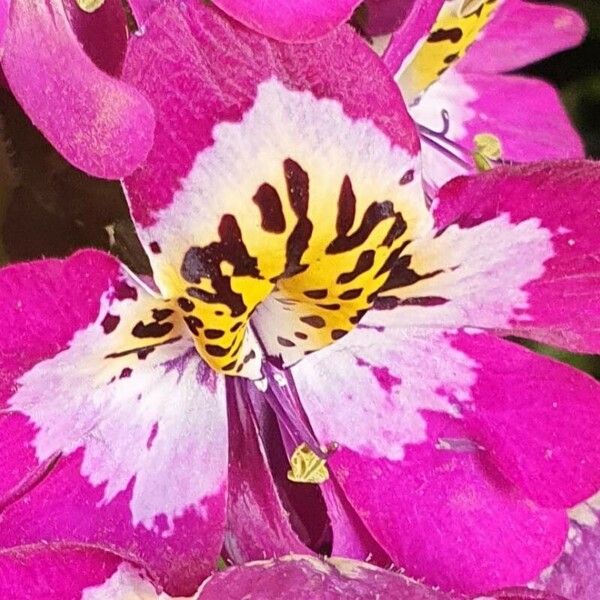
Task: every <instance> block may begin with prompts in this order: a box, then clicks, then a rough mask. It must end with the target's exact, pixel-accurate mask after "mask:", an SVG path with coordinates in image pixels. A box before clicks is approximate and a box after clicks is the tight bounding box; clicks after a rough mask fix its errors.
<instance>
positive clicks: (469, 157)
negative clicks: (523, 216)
mask: <svg viewBox="0 0 600 600" xmlns="http://www.w3.org/2000/svg"><path fill="white" fill-rule="evenodd" d="M367 8H370V9H371V11H370V13H369V11H367V15H368V16H369V17H370V18H367V20H366V23H365V24H364V28H365V30H366V31H367V33H372V34H380V33H385V32H388V31H393V30H394V29H395V28H396V27H397V30H396V31H395V33H393V35H392V36H391V38H390V40H389V42H388V44H387V46H386V47H385V51H384V53H383V60H384V61H385V62H386V64H387V65H388V67H389V69H390V71H391V72H392V73H393V74H394V77H395V79H396V81H397V82H398V85H399V86H400V89H401V90H402V94H403V97H404V99H405V101H406V102H407V104H408V107H409V112H410V114H411V116H412V117H413V118H414V120H415V121H416V122H417V123H418V125H419V132H420V135H421V139H422V141H423V161H424V176H425V178H426V180H427V181H428V182H429V184H430V185H432V186H433V187H434V188H435V189H437V188H439V187H441V186H442V185H443V184H444V183H446V182H447V181H449V180H450V179H452V178H453V177H455V176H457V175H461V174H464V173H467V172H473V171H475V170H476V164H475V162H474V160H473V158H474V157H473V155H474V154H475V153H476V151H477V148H476V146H477V137H478V135H481V134H484V135H485V134H488V135H489V134H493V136H494V137H495V138H496V139H497V140H498V141H499V142H500V146H501V158H502V160H504V161H508V162H516V163H522V162H528V161H534V160H547V159H559V158H581V157H583V156H584V150H583V145H582V142H581V140H580V138H579V135H578V134H577V132H576V131H575V130H574V128H573V127H572V125H571V123H570V121H569V117H568V116H567V114H566V112H565V110H564V109H563V107H562V106H561V103H560V100H559V98H558V95H557V93H556V91H555V90H554V89H553V88H552V86H551V85H549V84H547V83H545V82H543V81H539V80H537V79H533V78H531V77H524V76H521V75H509V74H506V73H508V72H510V71H514V70H515V69H518V68H521V67H524V66H526V65H528V64H530V63H532V62H534V61H536V60H540V59H541V58H545V57H546V56H549V55H551V54H554V53H556V52H559V51H561V50H565V49H567V48H570V47H572V46H575V45H577V44H579V43H580V42H581V40H582V39H583V37H584V35H585V31H586V26H585V22H584V21H583V19H582V18H581V17H580V16H579V14H577V13H576V12H574V11H572V10H569V9H567V8H563V7H559V6H552V5H550V6H548V5H542V4H536V3H530V2H524V1H523V0H498V1H496V0H493V1H492V2H489V1H488V2H483V1H482V0H480V1H477V0H475V1H465V0H453V1H451V2H441V1H440V0H436V1H433V2H425V3H423V2H406V1H404V2H398V0H392V1H390V0H384V1H383V2H381V1H380V0H370V2H367ZM386 24H387V25H388V26H387V27H386ZM495 162H496V163H497V162H499V161H497V160H496V161H495Z"/></svg>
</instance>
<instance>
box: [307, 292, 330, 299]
mask: <svg viewBox="0 0 600 600" xmlns="http://www.w3.org/2000/svg"><path fill="white" fill-rule="evenodd" d="M304 295H305V296H306V297H307V298H312V299H313V300H322V299H323V298H327V290H307V291H306V292H304Z"/></svg>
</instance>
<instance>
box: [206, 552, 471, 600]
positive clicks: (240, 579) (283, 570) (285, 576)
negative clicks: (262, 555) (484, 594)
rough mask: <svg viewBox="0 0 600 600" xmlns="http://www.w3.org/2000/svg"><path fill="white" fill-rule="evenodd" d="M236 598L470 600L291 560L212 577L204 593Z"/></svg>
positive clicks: (341, 566) (404, 581) (400, 579)
mask: <svg viewBox="0 0 600 600" xmlns="http://www.w3.org/2000/svg"><path fill="white" fill-rule="evenodd" d="M232 590H235V597H236V598H244V597H248V598H249V597H253V598H254V597H256V598H295V599H296V600H314V599H315V598H323V599H324V598H327V599H328V600H347V599H349V598H390V599H392V598H393V599H394V600H467V599H466V598H465V597H464V596H460V595H458V594H446V593H444V592H441V591H438V590H433V589H431V588H428V587H427V586H425V585H423V584H421V583H418V582H417V581H413V580H412V579H408V578H407V577H404V576H403V575H400V574H399V573H392V572H390V571H386V570H383V569H379V568H377V567H374V566H373V565H370V564H367V563H360V562H358V561H354V560H349V559H344V558H335V559H328V560H321V559H318V558H313V557H309V556H298V555H291V556H286V557H283V558H280V559H278V560H274V561H264V562H255V563H252V564H249V565H244V566H241V567H233V568H230V569H227V570H225V571H224V572H221V573H217V574H216V575H213V576H212V577H211V578H210V579H209V580H208V581H207V582H206V584H205V585H204V586H203V587H202V590H201V598H202V600H222V599H223V598H224V597H229V596H228V595H231V594H232Z"/></svg>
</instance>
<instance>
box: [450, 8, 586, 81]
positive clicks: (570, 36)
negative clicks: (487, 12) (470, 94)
mask: <svg viewBox="0 0 600 600" xmlns="http://www.w3.org/2000/svg"><path fill="white" fill-rule="evenodd" d="M586 31H587V27H586V23H585V21H584V19H583V18H582V17H581V15H580V14H579V13H577V12H576V11H574V10H571V9H569V8H566V7H563V6H553V5H552V4H550V5H548V4H546V3H540V2H524V1H523V0H504V2H503V3H502V4H501V5H500V7H499V8H498V10H497V11H496V14H495V16H494V18H493V19H492V20H491V22H490V23H489V24H488V26H487V27H486V28H485V30H484V32H483V35H482V36H481V38H480V39H479V40H478V41H477V42H475V43H474V44H473V46H471V47H470V48H469V51H468V52H467V54H466V55H465V57H464V59H463V60H462V61H461V62H460V63H459V65H458V69H459V70H460V71H462V72H470V73H503V72H507V71H514V70H516V69H520V68H521V67H524V66H526V65H528V64H530V63H533V62H536V61H538V60H541V59H542V58H546V57H547V56H551V55H553V54H556V53H557V52H561V51H562V50H567V49H568V48H572V47H573V46H577V45H578V44H580V43H581V42H582V41H583V38H584V37H585V34H586Z"/></svg>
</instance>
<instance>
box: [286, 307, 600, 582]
mask: <svg viewBox="0 0 600 600" xmlns="http://www.w3.org/2000/svg"><path fill="white" fill-rule="evenodd" d="M398 310H402V309H398ZM369 316H370V315H366V316H365V318H364V319H363V321H362V322H361V325H360V326H359V327H358V328H357V329H356V330H354V331H352V332H351V333H349V334H348V335H347V336H345V337H344V338H343V339H342V340H339V341H338V342H337V344H334V345H333V346H331V347H330V348H327V349H324V350H322V351H320V352H317V353H315V354H313V355H310V356H308V357H307V358H306V359H305V360H303V361H301V362H300V363H298V364H297V365H295V366H294V367H293V369H292V371H293V374H294V380H295V382H296V386H297V388H298V392H299V394H300V397H301V398H302V403H303V406H304V408H305V410H306V412H307V415H308V418H309V420H310V422H311V424H312V426H313V428H314V430H315V433H316V434H317V436H318V437H319V440H320V441H321V443H322V444H325V445H328V444H332V443H334V442H335V443H337V444H338V445H339V447H340V449H338V450H337V451H336V452H335V453H333V454H332V456H331V457H330V459H329V465H330V469H331V471H332V475H333V476H334V477H335V479H336V480H337V481H338V482H339V484H340V486H341V488H342V489H343V491H344V493H345V494H346V497H347V499H348V500H349V502H350V504H351V505H352V508H353V509H354V511H355V512H356V514H357V515H358V516H359V517H360V518H361V520H362V522H363V524H364V526H365V527H366V528H367V529H368V530H369V532H370V534H371V535H372V536H373V537H374V538H375V540H376V541H377V542H378V543H379V544H380V545H381V546H382V547H383V549H384V550H385V551H386V552H387V554H388V555H389V556H390V558H391V559H392V562H393V563H394V564H395V565H398V566H401V567H404V568H405V569H406V572H407V573H408V574H409V575H410V576H412V577H417V578H421V577H424V578H425V579H426V581H428V582H429V583H431V584H436V585H440V586H442V587H443V588H444V589H458V590H461V591H464V592H475V591H481V590H485V591H488V590H490V589H493V588H496V587H500V586H503V585H515V584H525V583H527V582H528V581H530V580H532V579H535V578H536V577H538V576H539V574H540V573H541V572H542V570H543V569H545V568H546V567H547V566H549V565H550V564H552V563H553V562H554V560H556V558H557V557H558V556H559V554H560V552H561V550H562V546H563V543H564V540H565V536H566V532H567V521H566V514H565V510H564V509H563V510H556V509H553V508H550V509H548V508H544V507H541V506H538V505H536V503H535V502H534V501H532V499H531V498H530V497H528V496H529V495H528V492H529V490H530V489H531V487H532V485H531V482H533V481H535V482H537V484H538V485H542V486H548V487H547V489H550V490H554V489H555V488H553V487H552V486H553V485H556V486H562V488H558V489H555V494H556V497H557V498H560V499H561V500H563V501H568V500H570V499H572V498H574V497H575V496H576V495H581V494H583V493H585V491H586V490H587V489H588V487H591V486H592V485H594V480H595V478H596V475H597V474H596V472H594V470H593V468H592V467H591V464H592V462H593V461H594V459H595V457H596V452H597V450H595V449H593V448H592V447H593V445H594V442H595V441H596V445H597V446H600V444H598V443H597V439H598V436H599V435H600V434H598V433H597V432H598V431H599V430H600V427H598V426H597V425H595V424H596V421H595V420H594V419H593V415H592V427H593V426H596V432H594V431H590V429H589V428H588V429H585V430H584V431H581V432H580V433H579V435H581V436H582V438H583V439H582V441H581V445H578V446H576V447H574V450H573V451H572V450H571V445H572V440H571V439H570V437H569V435H568V432H569V430H568V428H566V431H567V435H565V436H562V435H561V432H562V429H561V426H560V424H558V421H559V420H560V419H556V420H554V421H551V420H549V419H546V420H545V421H544V423H543V424H542V427H544V426H545V427H547V428H548V430H544V431H545V435H547V436H548V438H549V439H550V440H552V442H553V443H554V445H553V446H552V449H551V451H553V452H554V453H555V457H556V458H555V461H556V462H555V463H554V464H552V462H549V463H548V464H546V463H547V461H540V460H539V456H540V454H542V455H543V454H544V453H545V452H546V451H547V450H548V445H547V444H542V443H540V441H539V440H540V435H542V434H541V433H540V432H537V436H536V437H534V438H533V439H532V440H531V445H530V446H529V445H528V441H529V437H528V436H530V435H531V434H532V431H531V430H532V429H533V428H534V427H535V422H536V421H535V419H536V417H538V416H539V412H538V414H537V415H536V414H533V412H531V413H529V412H528V410H527V409H528V406H527V404H528V401H529V404H532V403H536V404H535V405H536V406H538V407H539V406H543V402H544V400H545V399H546V398H548V400H549V402H548V406H547V409H548V411H553V410H559V411H560V412H561V418H562V419H565V418H567V417H566V415H568V411H569V407H568V405H567V404H566V403H561V404H560V405H558V406H557V408H554V407H553V401H556V395H557V393H558V392H559V391H560V390H561V389H562V388H561V387H560V386H561V385H564V390H565V391H566V393H575V392H577V393H579V394H580V395H581V396H583V395H584V394H586V393H592V394H594V395H592V396H591V397H590V404H593V402H594V400H595V394H597V393H598V392H597V391H596V390H597V389H598V388H599V387H600V386H598V385H597V384H595V383H593V382H592V383H591V384H590V383H589V380H588V378H586V376H584V375H582V374H578V373H576V375H577V376H578V379H577V386H578V387H575V386H574V385H573V384H572V383H573V382H572V380H570V379H568V378H565V374H564V373H563V369H566V367H563V366H561V365H555V363H553V362H551V361H547V360H546V359H544V358H541V357H537V356H536V355H534V354H530V353H527V352H526V351H524V350H521V349H520V348H519V347H517V346H513V345H512V344H509V343H508V342H503V341H501V340H496V339H495V338H493V337H492V336H490V335H489V334H479V335H481V336H482V337H481V340H483V338H486V342H487V344H488V345H489V347H490V348H492V353H491V354H489V355H488V354H485V352H484V351H483V350H481V348H479V347H475V346H473V347H472V348H471V347H468V346H467V345H466V342H463V339H462V336H465V337H466V338H467V340H470V336H468V335H467V334H461V335H460V336H458V337H457V334H455V333H450V332H443V331H437V330H434V329H428V328H426V327H419V328H413V329H410V328H407V327H393V326H388V327H385V328H384V327H381V326H374V325H372V322H371V320H370V318H369ZM474 337H475V340H476V341H478V340H479V339H480V338H479V337H477V336H474ZM459 342H460V343H459ZM461 344H462V345H461ZM481 345H482V346H484V347H487V346H485V343H484V342H483V341H482V342H481ZM463 346H464V347H463ZM500 350H502V352H503V354H505V355H506V356H505V357H504V358H503V357H502V354H500ZM494 358H495V359H496V360H494ZM507 361H511V368H512V369H514V371H515V375H514V377H512V379H511V377H510V373H508V374H505V371H506V368H503V365H504V363H505V362H507ZM479 365H481V366H479ZM425 372H426V373H427V377H424V376H423V373H425ZM569 373H571V371H569ZM348 374H351V376H349V375H348ZM555 379H556V382H555ZM513 396H514V398H513ZM521 396H523V402H524V403H525V404H524V405H519V404H518V399H519V398H520V397H521ZM496 398H497V399H498V405H497V411H498V415H496V414H495V413H494V412H493V411H492V410H491V409H490V408H489V407H490V405H491V406H494V400H495V399H496ZM509 398H510V399H511V403H510V404H507V403H508V400H507V399H509ZM563 402H564V401H563ZM504 404H507V408H506V410H505V411H504V412H503V410H502V408H503V406H504ZM479 407H481V409H480V408H479ZM586 411H587V408H585V409H584V411H583V412H582V413H581V414H582V416H581V419H583V418H584V417H585V414H586ZM499 415H502V416H503V417H504V418H505V421H504V423H500V421H501V418H500V416H499ZM478 418H480V419H481V422H479V421H477V419H478ZM509 419H512V420H511V421H510V423H508V421H509ZM521 421H523V424H522V425H521ZM577 422H579V421H577ZM484 425H485V426H487V429H484ZM511 427H512V428H514V430H515V431H519V427H523V428H524V429H525V430H527V431H526V432H525V434H524V435H525V437H522V438H521V439H515V437H517V436H512V432H511ZM488 432H491V433H489V434H488ZM484 433H486V434H487V435H486V436H484ZM521 433H523V430H521ZM503 434H505V437H504V436H503ZM511 443H512V445H511ZM496 446H497V450H498V452H497V453H495V452H496ZM588 451H591V452H592V454H591V459H590V460H588V458H587V456H586V452H588ZM546 453H547V452H546ZM505 457H506V463H505V464H503V465H502V467H501V468H502V472H503V473H504V474H505V475H506V477H503V476H502V474H501V473H500V472H499V469H498V467H500V460H501V459H502V458H505ZM517 460H520V463H518V464H517V466H515V462H516V461H517ZM549 460H550V461H551V460H552V458H551V457H550V459H549ZM579 463H581V464H579ZM596 464H597V463H596ZM555 466H556V467H557V468H559V469H561V468H564V469H565V473H564V475H565V477H562V475H556V474H555V473H554V472H553V470H552V469H553V468H554V467H555ZM571 472H573V479H572V480H570V479H568V480H567V478H568V477H569V475H570V474H571ZM509 476H510V477H511V478H512V481H514V482H515V483H514V484H513V483H511V481H508V480H507V477H509ZM586 476H587V477H590V478H591V483H588V482H587V481H586V480H585V478H586ZM526 477H529V478H530V480H531V482H530V481H525V478H526ZM521 485H522V487H523V490H522V489H521ZM539 493H541V492H539ZM539 493H538V495H539ZM566 496H567V497H568V498H565V497H566ZM535 497H536V498H537V497H538V496H537V495H536V496H535Z"/></svg>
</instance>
